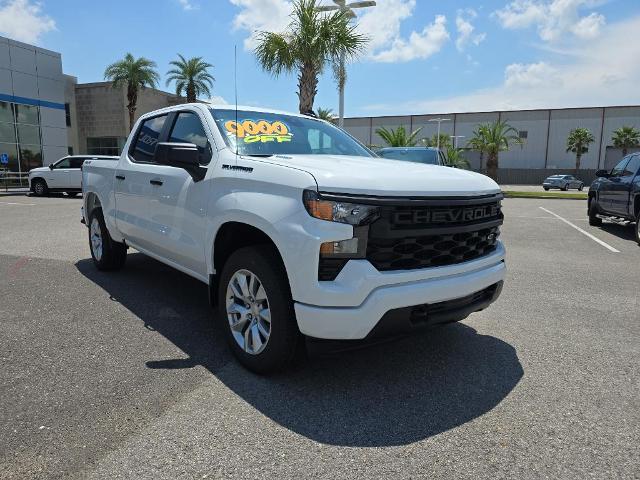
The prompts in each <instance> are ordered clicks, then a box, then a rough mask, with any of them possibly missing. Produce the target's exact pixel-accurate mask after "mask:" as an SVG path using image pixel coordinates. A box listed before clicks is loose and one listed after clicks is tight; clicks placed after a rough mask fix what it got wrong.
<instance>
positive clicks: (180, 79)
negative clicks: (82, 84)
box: [104, 53, 215, 129]
mask: <svg viewBox="0 0 640 480" xmlns="http://www.w3.org/2000/svg"><path fill="white" fill-rule="evenodd" d="M169 64H170V65H171V66H172V67H173V68H172V69H171V70H169V71H168V72H167V81H166V84H167V86H169V84H171V82H175V87H176V95H182V94H183V93H184V94H185V96H186V101H187V102H188V103H190V102H195V101H196V99H197V98H198V97H199V96H201V95H206V96H208V97H210V96H211V88H213V82H214V81H215V78H214V77H213V75H211V74H210V73H209V69H210V68H212V67H213V65H211V64H210V63H207V62H205V61H204V60H203V59H202V57H193V58H189V59H187V58H185V57H183V56H182V55H180V54H178V59H177V60H173V61H171V62H169ZM156 68H157V65H156V63H155V62H154V61H152V60H149V59H147V58H144V57H140V58H135V57H134V56H133V55H131V54H130V53H127V54H126V55H125V57H124V58H123V59H122V60H119V61H117V62H115V63H112V64H111V65H109V66H108V67H107V68H106V69H105V71H104V78H105V80H108V81H110V82H111V83H112V85H113V87H114V88H121V87H124V88H126V91H127V101H128V103H127V110H128V111H129V129H131V128H133V123H134V118H135V113H136V108H137V103H138V93H139V91H140V89H143V88H146V87H151V88H156V86H157V85H158V82H159V81H160V75H159V74H158V72H157V71H156Z"/></svg>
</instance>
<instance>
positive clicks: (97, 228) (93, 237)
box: [89, 208, 127, 271]
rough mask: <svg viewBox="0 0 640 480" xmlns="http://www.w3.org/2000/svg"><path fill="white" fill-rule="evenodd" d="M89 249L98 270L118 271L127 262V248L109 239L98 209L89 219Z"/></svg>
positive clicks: (109, 236) (102, 217)
mask: <svg viewBox="0 0 640 480" xmlns="http://www.w3.org/2000/svg"><path fill="white" fill-rule="evenodd" d="M89 248H90V250H91V258H93V264H94V265H95V266H96V268H97V269H98V270H105V271H108V270H120V269H121V268H122V267H123V266H124V262H125V261H126V260H127V247H126V246H125V244H124V243H119V242H116V241H114V240H113V239H112V238H111V235H109V231H108V230H107V226H106V225H105V223H104V216H103V215H102V209H100V208H96V209H94V210H93V212H91V216H90V217H89Z"/></svg>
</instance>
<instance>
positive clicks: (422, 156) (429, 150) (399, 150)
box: [376, 147, 446, 165]
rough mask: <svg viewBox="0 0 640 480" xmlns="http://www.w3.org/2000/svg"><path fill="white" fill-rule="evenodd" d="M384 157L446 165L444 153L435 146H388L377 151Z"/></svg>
mask: <svg viewBox="0 0 640 480" xmlns="http://www.w3.org/2000/svg"><path fill="white" fill-rule="evenodd" d="M376 153H377V154H378V156H380V157H382V158H390V159H392V160H404V161H406V162H416V163H426V164H429V165H446V162H445V158H444V154H443V153H442V152H441V151H440V150H438V149H437V148H433V147H387V148H381V149H380V150H378V151H377V152H376Z"/></svg>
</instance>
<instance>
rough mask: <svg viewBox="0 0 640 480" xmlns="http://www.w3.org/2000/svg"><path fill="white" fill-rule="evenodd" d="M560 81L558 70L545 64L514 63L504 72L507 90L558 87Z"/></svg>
mask: <svg viewBox="0 0 640 480" xmlns="http://www.w3.org/2000/svg"><path fill="white" fill-rule="evenodd" d="M560 81H561V79H560V76H559V74H558V70H557V69H556V68H554V67H552V66H550V65H549V64H547V63H545V62H538V63H530V64H522V63H513V64H511V65H508V66H507V68H505V70H504V85H505V87H507V88H516V87H524V88H532V87H540V86H542V85H546V86H549V85H551V84H553V85H555V86H556V87H558V86H559V82H560Z"/></svg>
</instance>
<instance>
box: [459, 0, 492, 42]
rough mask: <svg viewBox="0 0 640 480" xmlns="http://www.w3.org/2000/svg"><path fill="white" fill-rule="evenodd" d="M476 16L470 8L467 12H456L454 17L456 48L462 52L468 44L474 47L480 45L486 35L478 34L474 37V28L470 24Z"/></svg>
mask: <svg viewBox="0 0 640 480" xmlns="http://www.w3.org/2000/svg"><path fill="white" fill-rule="evenodd" d="M477 16H478V14H477V13H476V11H475V10H473V9H472V8H469V9H467V10H458V14H457V15H456V30H457V31H458V38H457V39H456V48H457V49H458V51H460V52H462V51H464V49H465V48H466V47H467V45H468V44H469V43H473V44H474V45H475V46H478V45H480V44H481V43H482V42H483V41H484V39H485V38H486V36H487V34H486V33H478V34H475V35H474V31H475V27H474V26H473V24H472V23H471V22H472V21H473V20H474V19H475V18H476V17H477Z"/></svg>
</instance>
